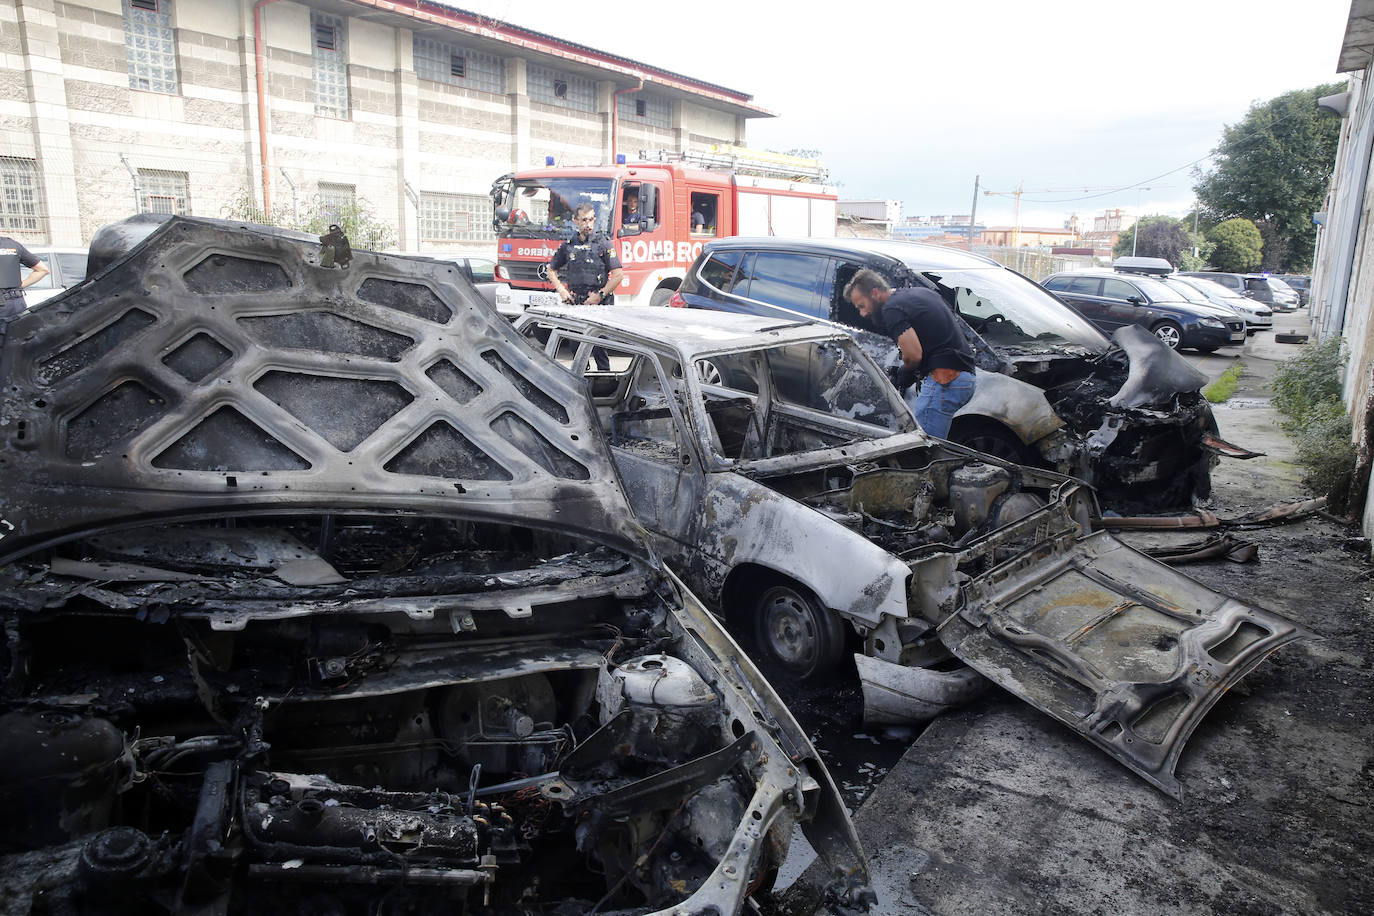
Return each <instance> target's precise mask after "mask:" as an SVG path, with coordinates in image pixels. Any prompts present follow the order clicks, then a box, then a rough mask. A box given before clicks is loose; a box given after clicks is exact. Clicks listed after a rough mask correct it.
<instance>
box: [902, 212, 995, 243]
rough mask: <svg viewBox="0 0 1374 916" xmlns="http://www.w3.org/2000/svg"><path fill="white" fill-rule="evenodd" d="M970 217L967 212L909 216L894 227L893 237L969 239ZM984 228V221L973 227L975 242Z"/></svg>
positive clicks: (921, 239) (912, 239)
mask: <svg viewBox="0 0 1374 916" xmlns="http://www.w3.org/2000/svg"><path fill="white" fill-rule="evenodd" d="M969 219H970V216H969V214H967V213H965V214H962V215H958V216H946V215H939V216H908V217H907V218H906V219H904V220H902V221H901V222H900V223H899V224H897V225H896V226H893V227H892V237H893V238H896V239H908V240H911V241H931V240H934V239H938V238H941V237H944V236H949V237H954V238H964V239H967V238H968V228H969ZM984 228H985V227H984V225H983V224H982V223H979V224H978V225H976V226H974V227H973V236H974V241H975V242H977V241H978V234H979V233H980V232H982V231H983V229H984Z"/></svg>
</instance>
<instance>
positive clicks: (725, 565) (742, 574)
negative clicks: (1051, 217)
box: [516, 307, 1302, 794]
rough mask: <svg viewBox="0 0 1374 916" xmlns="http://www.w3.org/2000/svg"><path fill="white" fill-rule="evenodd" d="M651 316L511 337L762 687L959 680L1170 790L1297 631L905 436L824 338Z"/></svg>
mask: <svg viewBox="0 0 1374 916" xmlns="http://www.w3.org/2000/svg"><path fill="white" fill-rule="evenodd" d="M672 317H673V318H674V319H675V320H673V321H665V320H664V318H665V316H664V313H663V310H662V309H661V308H659V309H655V308H628V307H626V308H605V309H602V308H569V307H560V308H551V307H540V308H533V309H530V310H528V311H527V312H526V313H525V314H524V315H522V316H521V317H520V318H519V319H517V320H516V327H517V328H518V329H519V330H521V331H522V332H523V333H524V334H525V335H526V336H527V337H528V338H529V339H530V340H531V341H532V342H535V343H537V344H538V345H539V346H541V347H542V348H543V349H544V351H545V352H546V353H547V354H548V355H549V356H550V357H552V358H554V359H556V360H557V361H558V362H560V363H562V364H563V365H565V366H567V367H568V368H569V369H570V370H571V372H572V373H573V374H574V375H575V376H577V377H579V378H581V379H582V380H583V381H584V383H585V384H586V386H587V390H588V393H589V395H590V400H591V403H592V404H593V405H594V406H595V408H596V412H597V416H598V417H599V418H600V420H601V426H602V429H603V430H604V432H605V433H606V435H607V436H608V437H609V441H610V444H611V449H612V453H613V455H614V456H615V461H616V465H617V467H618V468H619V469H620V475H621V479H622V480H623V481H624V482H625V486H626V489H627V492H628V494H629V497H630V503H631V505H632V506H633V508H634V512H635V518H636V519H637V520H638V521H639V522H640V523H641V524H642V525H643V526H644V527H645V528H646V529H647V530H648V531H649V532H650V534H651V536H652V538H653V542H654V545H655V546H656V547H657V549H658V551H659V552H660V554H661V555H662V556H663V557H664V558H665V559H666V560H667V562H668V564H669V565H670V566H672V567H673V568H674V569H676V570H679V571H681V573H682V574H683V576H684V578H685V579H686V581H687V582H688V583H689V586H690V587H691V588H692V589H693V590H694V591H695V592H696V593H697V594H699V595H701V596H703V598H705V600H706V601H707V602H708V603H709V604H710V605H711V606H712V607H714V608H716V609H718V610H719V611H720V612H721V613H722V614H724V615H725V616H726V617H727V618H728V619H730V620H732V621H733V622H734V623H735V624H736V625H737V626H739V627H740V628H741V629H743V630H745V631H748V632H752V633H753V635H754V638H755V640H756V642H757V645H758V647H759V650H760V651H761V652H763V653H764V655H765V656H766V657H767V658H768V659H769V660H770V661H771V663H772V664H773V665H774V666H775V667H781V668H782V669H783V670H784V671H786V672H788V673H791V674H793V675H796V676H798V677H817V676H820V675H824V674H827V673H829V672H830V671H831V670H833V669H834V668H835V667H836V666H838V665H839V664H840V663H841V661H842V660H843V658H844V656H845V654H846V650H847V647H848V645H849V643H850V641H851V638H852V639H853V640H855V641H857V640H862V643H861V645H862V650H861V651H858V652H857V653H856V654H855V655H854V660H855V663H856V664H857V666H858V670H859V676H860V679H861V681H862V683H863V687H864V705H865V717H866V718H867V719H868V720H869V721H873V722H891V721H909V720H911V719H916V718H928V717H929V716H931V715H933V714H935V713H936V712H939V711H941V710H942V709H946V708H949V707H950V706H952V705H957V704H958V703H960V702H962V701H964V700H966V699H968V698H969V696H970V695H971V694H973V693H974V692H975V691H976V690H977V688H978V687H979V685H980V684H981V681H982V679H981V678H980V677H978V676H977V675H975V674H973V672H974V671H976V672H978V673H979V674H981V675H982V676H983V677H986V678H988V679H990V680H992V681H993V682H994V683H996V684H998V685H999V686H1001V687H1003V688H1004V689H1006V690H1007V691H1009V692H1011V693H1012V694H1014V695H1016V696H1018V697H1020V698H1021V699H1023V700H1025V701H1026V702H1028V703H1030V704H1031V705H1033V706H1035V707H1036V708H1038V709H1041V710H1043V711H1045V712H1046V713H1048V714H1049V715H1051V716H1054V717H1055V718H1057V719H1059V720H1060V721H1062V722H1064V723H1065V724H1067V725H1068V726H1069V727H1071V728H1073V729H1074V730H1075V731H1077V732H1078V733H1079V734H1080V735H1081V736H1082V737H1083V738H1084V739H1086V740H1087V741H1089V742H1091V743H1093V744H1094V745H1096V746H1097V747H1099V748H1101V749H1102V750H1103V751H1105V752H1106V753H1108V754H1110V755H1111V756H1113V757H1114V758H1116V759H1117V760H1120V761H1121V762H1122V763H1124V764H1125V765H1126V766H1128V767H1130V768H1131V769H1132V770H1134V771H1135V772H1136V773H1138V774H1139V775H1140V776H1141V777H1143V778H1144V779H1146V780H1147V781H1149V782H1150V783H1152V784H1153V785H1155V786H1157V787H1158V788H1160V789H1162V790H1164V791H1166V792H1170V793H1174V794H1177V793H1178V792H1179V791H1180V787H1179V784H1178V782H1177V780H1176V778H1175V777H1174V775H1173V767H1174V763H1175V761H1176V760H1177V758H1178V753H1179V751H1180V750H1181V748H1182V742H1183V741H1185V740H1186V739H1187V736H1188V735H1189V734H1190V733H1191V731H1192V729H1193V728H1194V727H1195V726H1196V725H1197V723H1198V721H1199V719H1200V717H1201V716H1202V715H1203V714H1204V713H1205V711H1206V710H1207V709H1208V708H1210V707H1211V706H1212V704H1213V703H1215V702H1216V700H1217V699H1218V698H1219V697H1220V696H1221V695H1222V693H1224V692H1225V690H1226V688H1228V687H1229V686H1231V685H1232V684H1234V683H1235V681H1236V679H1238V678H1239V677H1241V676H1242V675H1243V674H1244V673H1245V672H1247V671H1249V670H1250V669H1251V668H1253V667H1254V666H1255V665H1257V664H1258V663H1259V661H1260V660H1261V659H1262V658H1263V657H1264V656H1265V655H1266V654H1267V653H1268V652H1270V651H1272V650H1273V649H1274V648H1277V647H1278V646H1279V645H1282V644H1283V643H1285V642H1288V641H1289V640H1291V639H1293V638H1296V637H1297V636H1298V635H1300V634H1301V633H1302V631H1301V630H1300V628H1298V627H1297V626H1296V625H1295V624H1293V623H1291V622H1290V621H1287V620H1285V619H1283V618H1281V617H1279V616H1277V615H1275V614H1271V613H1269V612H1267V611H1264V610H1260V609H1258V608H1254V607H1251V606H1248V605H1246V604H1244V603H1243V602H1240V601H1237V600H1233V599H1230V598H1227V597H1225V596H1223V595H1220V594H1217V593H1215V592H1212V591H1210V590H1208V589H1206V588H1204V587H1203V586H1202V585H1201V584H1199V583H1197V582H1195V581H1193V580H1191V579H1189V578H1188V577H1187V576H1184V575H1182V574H1180V573H1178V572H1177V571H1175V570H1172V569H1170V568H1168V567H1166V566H1164V565H1163V564H1161V563H1159V562H1158V561H1156V560H1152V559H1150V558H1149V557H1147V556H1145V555H1144V554H1141V553H1138V552H1136V551H1134V550H1132V549H1131V548H1129V547H1127V546H1126V545H1124V544H1122V543H1121V542H1119V541H1117V540H1116V539H1115V538H1113V537H1112V535H1111V534H1109V533H1107V532H1105V531H1092V530H1091V529H1092V526H1093V520H1094V518H1095V516H1096V513H1097V509H1096V503H1095V500H1094V498H1093V494H1092V491H1091V490H1090V489H1089V488H1088V487H1087V486H1086V485H1084V484H1082V483H1080V482H1078V481H1075V480H1073V479H1071V478H1068V477H1065V476H1063V475H1061V474H1057V473H1054V472H1052V471H1046V470H1040V469H1036V468H1031V467H1026V466H1024V465H1017V464H1014V463H1012V462H1010V461H1004V460H1001V459H998V458H995V457H992V456H989V455H984V454H980V453H978V452H974V451H972V450H970V449H966V448H964V447H962V446H958V445H955V444H953V443H949V442H946V441H943V440H940V439H934V438H931V437H928V436H926V435H925V433H923V432H922V431H921V429H920V428H919V427H918V426H917V425H916V423H915V421H914V420H913V419H912V416H911V414H910V412H909V411H908V410H907V409H906V407H905V405H904V403H903V402H902V399H901V397H900V396H899V395H898V394H897V392H896V391H895V389H893V388H892V386H891V385H890V384H888V381H887V378H886V376H885V374H884V373H883V371H882V370H881V369H880V368H879V367H878V366H877V364H875V363H874V362H873V360H872V359H870V358H869V357H868V355H867V354H866V353H865V352H864V351H863V349H862V348H861V347H860V346H859V344H858V342H857V341H855V340H854V339H853V337H852V336H851V335H850V334H848V333H846V332H845V331H843V330H840V329H838V328H834V327H832V326H830V325H828V324H820V323H816V322H809V321H805V320H802V319H799V318H796V317H794V318H791V319H788V320H785V321H784V320H780V319H779V318H777V317H762V316H751V315H738V314H727V313H724V312H711V311H698V310H694V311H684V312H680V313H678V314H677V315H675V316H672ZM1121 339H1122V341H1123V346H1125V347H1126V348H1128V349H1136V348H1144V349H1147V350H1149V351H1154V352H1158V351H1159V350H1160V349H1162V348H1159V345H1158V343H1157V342H1156V341H1155V340H1154V339H1153V338H1152V337H1150V336H1149V334H1148V333H1147V332H1145V331H1143V330H1141V329H1139V328H1135V327H1130V328H1127V329H1125V330H1123V331H1122V332H1121ZM598 349H599V350H601V351H603V352H604V354H605V356H606V357H607V360H606V361H607V362H608V363H609V366H610V368H609V369H607V370H604V371H603V370H597V369H595V368H593V367H594V364H595V362H596V361H595V359H593V356H592V354H593V351H594V350H598ZM1165 352H1166V353H1167V351H1165ZM1168 355H1170V356H1172V355H1173V354H1168ZM1180 362H1182V361H1181V360H1180ZM1185 366H1186V364H1185ZM1189 368H1190V367H1189ZM1135 381H1136V382H1137V383H1138V382H1139V381H1140V380H1139V379H1138V378H1137V379H1135ZM1173 381H1174V384H1175V385H1176V386H1177V387H1179V388H1184V389H1186V388H1188V387H1190V386H1191V385H1192V384H1193V383H1194V382H1193V379H1191V378H1187V377H1184V376H1180V377H1177V378H1175V379H1174V380H1173ZM1128 387H1129V384H1128ZM1121 396H1123V397H1125V398H1127V399H1129V398H1130V397H1131V392H1130V391H1127V390H1123V391H1122V392H1121ZM950 655H952V656H954V657H955V658H957V659H959V660H960V661H962V662H963V663H964V664H966V665H967V666H969V669H962V668H954V669H952V670H946V669H943V668H940V667H938V666H939V665H940V664H941V663H942V662H943V661H945V660H947V659H948V658H949V656H950ZM970 669H971V670H970ZM1200 671H1203V672H1205V674H1203V675H1201V676H1200V675H1199V672H1200Z"/></svg>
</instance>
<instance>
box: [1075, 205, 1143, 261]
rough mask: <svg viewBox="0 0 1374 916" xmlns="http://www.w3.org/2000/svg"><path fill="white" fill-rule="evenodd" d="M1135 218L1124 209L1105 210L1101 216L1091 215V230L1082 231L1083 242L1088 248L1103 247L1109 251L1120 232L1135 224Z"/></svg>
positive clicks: (1119, 236)
mask: <svg viewBox="0 0 1374 916" xmlns="http://www.w3.org/2000/svg"><path fill="white" fill-rule="evenodd" d="M1135 220H1136V218H1135V217H1134V216H1132V215H1129V214H1127V213H1126V211H1124V210H1121V209H1115V210H1105V211H1103V213H1102V215H1101V216H1094V217H1093V227H1092V230H1091V231H1089V232H1085V233H1083V244H1084V245H1085V246H1088V247H1090V248H1096V249H1103V248H1105V249H1106V250H1107V251H1108V252H1110V251H1111V250H1112V247H1113V246H1115V245H1116V242H1117V240H1118V239H1120V238H1121V233H1123V232H1125V231H1126V230H1127V229H1129V228H1131V227H1132V226H1134V225H1135Z"/></svg>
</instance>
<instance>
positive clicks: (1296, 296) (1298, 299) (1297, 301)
mask: <svg viewBox="0 0 1374 916" xmlns="http://www.w3.org/2000/svg"><path fill="white" fill-rule="evenodd" d="M1269 285H1270V286H1272V287H1274V288H1275V296H1278V295H1279V294H1283V295H1284V296H1285V297H1286V298H1287V299H1288V300H1289V304H1291V305H1292V306H1293V308H1295V309H1296V308H1301V307H1302V305H1303V298H1302V294H1301V293H1300V292H1298V290H1297V289H1296V288H1295V287H1293V286H1290V285H1289V284H1288V283H1287V282H1286V281H1285V280H1283V279H1282V278H1281V277H1275V276H1270V277H1269Z"/></svg>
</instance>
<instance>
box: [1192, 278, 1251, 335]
mask: <svg viewBox="0 0 1374 916" xmlns="http://www.w3.org/2000/svg"><path fill="white" fill-rule="evenodd" d="M1166 282H1168V283H1170V285H1176V287H1177V288H1178V290H1179V292H1181V293H1183V294H1184V295H1185V296H1188V295H1190V293H1189V290H1195V291H1196V292H1197V293H1199V294H1201V295H1202V296H1204V297H1206V300H1207V301H1208V302H1210V303H1212V304H1213V305H1219V306H1222V307H1224V308H1229V309H1230V310H1231V311H1233V312H1235V313H1236V314H1237V315H1240V316H1241V317H1242V318H1244V319H1245V333H1246V335H1247V336H1254V334H1255V332H1256V331H1270V330H1273V328H1274V311H1273V309H1271V308H1269V307H1268V306H1266V305H1265V304H1264V303H1262V302H1256V301H1255V300H1253V299H1246V298H1245V297H1244V296H1242V295H1240V294H1239V293H1237V292H1235V291H1233V290H1231V289H1230V288H1229V287H1226V286H1222V285H1221V284H1220V283H1216V282H1214V281H1212V280H1204V279H1202V278H1201V277H1198V276H1187V277H1185V276H1183V275H1182V274H1173V275H1171V276H1169V277H1167V278H1166Z"/></svg>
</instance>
